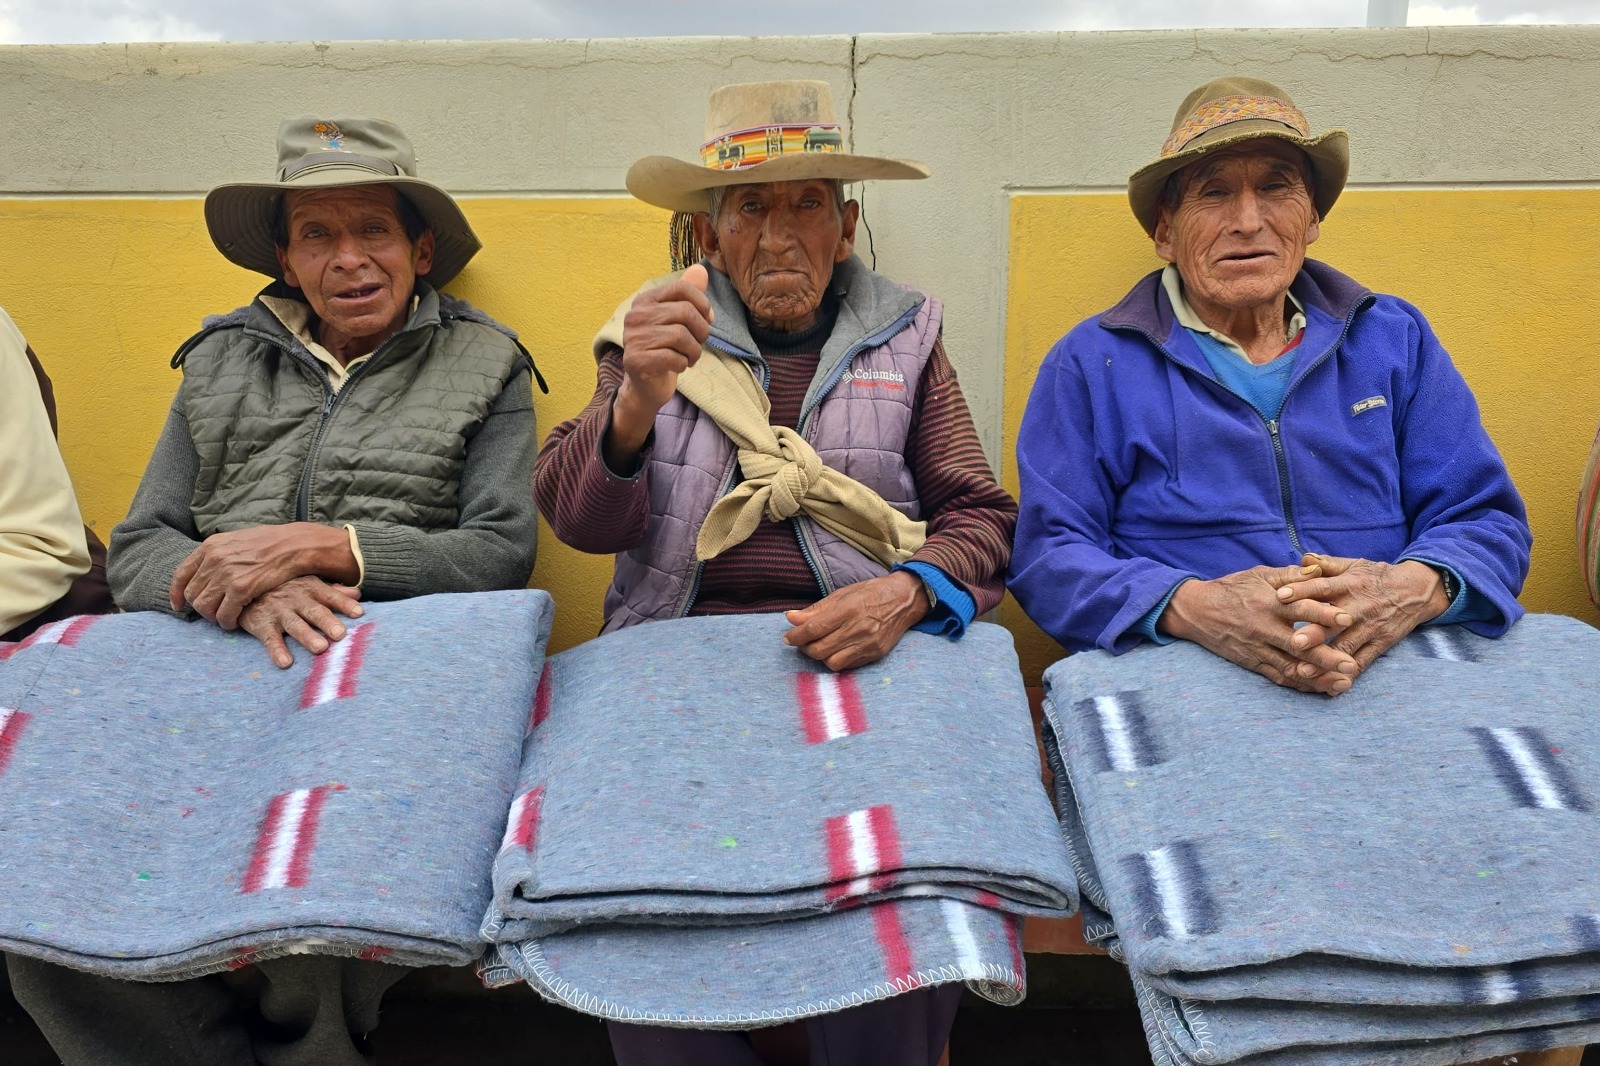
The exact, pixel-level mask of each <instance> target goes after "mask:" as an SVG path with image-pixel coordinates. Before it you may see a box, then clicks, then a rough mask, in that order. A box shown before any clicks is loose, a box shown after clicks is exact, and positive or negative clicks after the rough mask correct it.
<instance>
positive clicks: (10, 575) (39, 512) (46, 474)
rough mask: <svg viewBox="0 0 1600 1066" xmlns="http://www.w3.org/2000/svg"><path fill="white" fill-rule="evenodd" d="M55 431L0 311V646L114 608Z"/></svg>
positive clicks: (29, 356) (45, 388) (21, 344)
mask: <svg viewBox="0 0 1600 1066" xmlns="http://www.w3.org/2000/svg"><path fill="white" fill-rule="evenodd" d="M55 432H56V406H55V391H54V390H53V389H52V388H51V386H50V378H49V377H48V376H46V374H45V372H44V367H42V366H40V365H39V360H38V359H37V358H36V357H35V356H34V354H33V349H32V348H30V347H28V342H27V341H26V340H24V339H23V336H22V332H21V331H20V330H19V329H17V326H16V323H14V322H12V321H11V316H10V315H8V314H6V312H5V311H4V310H3V309H0V455H3V456H5V466H4V468H3V469H0V641H16V640H22V639H23V638H24V637H26V636H28V635H29V634H30V633H32V632H33V631H34V630H36V629H38V628H39V627H41V626H44V625H47V624H49V623H51V622H56V621H60V620H61V619H63V618H69V617H71V616H72V615H75V614H104V613H105V612H107V611H110V610H112V607H113V605H112V602H111V592H110V589H109V588H108V587H107V585H106V577H105V548H104V547H102V546H101V544H100V539H99V538H98V537H96V536H95V535H94V532H93V531H92V530H90V529H89V528H88V527H87V526H85V525H84V524H83V519H82V518H81V517H80V516H79V514H78V500H77V497H75V496H74V495H73V492H72V481H71V480H70V479H69V478H68V476H67V466H66V463H64V462H62V459H61V450H60V449H59V448H58V447H57V446H56V436H55Z"/></svg>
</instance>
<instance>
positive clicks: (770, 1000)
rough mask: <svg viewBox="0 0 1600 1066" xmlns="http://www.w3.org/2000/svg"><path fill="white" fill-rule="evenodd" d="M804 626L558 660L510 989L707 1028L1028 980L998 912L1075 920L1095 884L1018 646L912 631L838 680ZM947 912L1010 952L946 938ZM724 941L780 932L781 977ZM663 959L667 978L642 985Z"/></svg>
mask: <svg viewBox="0 0 1600 1066" xmlns="http://www.w3.org/2000/svg"><path fill="white" fill-rule="evenodd" d="M787 628H788V625H787V623H786V622H785V621H784V620H783V618H782V617H781V616H778V615H744V616H737V617H721V618H688V619H680V620H677V621H672V622H659V623H652V624H650V625H645V626H636V627H632V628H629V629H625V630H621V631H618V632H616V633H612V634H609V635H607V636H605V637H602V638H600V639H598V640H594V641H591V642H589V643H587V644H584V645H581V646H579V647H577V648H574V649H572V650H570V651H567V652H563V653H562V654H560V655H557V656H553V657H552V658H551V659H550V661H549V663H548V664H547V670H546V674H545V677H544V678H543V679H542V680H541V682H540V698H539V700H538V701H537V704H536V709H535V712H534V718H535V720H536V722H537V723H538V724H537V725H536V727H535V729H534V730H533V732H532V734H531V735H530V737H529V740H528V746H527V753H526V756H525V760H524V766H523V775H522V781H521V783H520V785H519V786H518V798H517V800H516V801H515V803H514V805H513V809H512V815H511V818H510V820H509V823H508V826H507V829H506V832H505V836H504V841H503V845H502V848H501V851H500V854H499V857H498V858H497V860H496V862H495V871H494V884H495V899H494V908H493V910H492V911H491V913H490V915H489V917H488V919H487V921H486V922H485V926H484V935H485V937H486V939H488V940H490V941H491V942H492V943H494V944H496V945H499V946H500V951H499V968H497V967H496V966H495V965H491V966H490V968H489V971H488V975H489V976H490V978H491V979H495V980H501V979H508V975H510V974H512V973H514V974H515V975H516V976H518V977H521V978H522V979H524V980H528V981H529V982H530V983H531V984H533V985H534V986H535V987H536V988H540V989H541V990H544V991H546V992H547V993H548V994H551V995H552V996H553V997H554V998H558V999H561V1000H563V1001H564V1002H570V1001H574V1000H581V1001H583V1002H588V998H592V999H593V1000H594V1002H596V1003H604V1004H607V1006H605V1008H604V1009H603V1010H602V1009H599V1008H596V1009H595V1011H594V1012H595V1013H605V1014H606V1016H608V1017H634V1016H635V1015H638V1016H645V1017H651V1018H655V1017H658V1016H659V1017H662V1018H669V1017H670V1018H673V1019H678V1020H677V1021H676V1022H675V1023H674V1024H696V1025H708V1026H714V1025H730V1026H738V1025H744V1024H750V1023H751V1019H754V1018H762V1017H771V1018H774V1019H776V1018H782V1017H791V1016H804V1014H806V1013H816V1012H818V1011H819V1010H822V1009H837V1007H832V1008H829V1007H825V1006H821V1005H823V1004H827V1003H834V1004H841V1003H847V1002H849V1001H852V999H855V1000H859V999H860V998H861V997H869V998H870V996H871V995H872V992H871V989H873V988H876V987H879V986H883V985H884V984H885V982H886V981H887V982H888V985H889V986H891V987H892V986H894V985H895V983H896V980H897V979H898V980H899V983H900V984H901V985H902V986H904V987H902V988H901V990H902V991H903V990H905V987H915V985H914V984H909V985H908V984H906V982H907V981H908V980H909V979H910V978H911V976H912V973H916V974H922V975H938V976H936V977H933V978H930V981H931V982H932V983H936V982H937V981H938V980H960V979H968V977H969V976H970V975H971V974H973V973H979V972H981V973H983V974H986V975H991V976H992V979H993V980H996V981H999V982H1002V983H1007V982H1010V981H1011V980H1012V976H1013V974H1014V976H1015V978H1016V981H1017V987H1018V988H1019V989H1020V979H1021V974H1020V972H1019V971H1020V967H1014V966H1013V965H1012V962H1011V951H1012V949H1011V948H1010V947H1008V946H1006V945H1007V939H1006V937H1005V936H1002V935H1000V931H1002V930H1003V929H1005V928H1012V927H1014V924H1015V922H1014V919H1011V918H1007V917H1004V916H1002V915H999V914H996V913H994V912H997V911H1004V912H1007V913H1008V914H1010V915H1020V914H1051V915H1061V914H1065V913H1070V911H1071V909H1072V908H1073V907H1074V905H1075V903H1076V898H1075V893H1074V888H1073V886H1074V879H1073V876H1072V873H1071V870H1070V869H1069V867H1068V866H1067V863H1066V855H1065V850H1064V849H1063V848H1062V846H1061V840H1060V833H1059V830H1058V828H1057V825H1056V821H1055V817H1054V814H1053V813H1052V811H1051V808H1050V804H1049V800H1048V798H1047V796H1046V795H1045V792H1044V789H1043V787H1042V786H1041V785H1040V784H1039V766H1038V756H1037V751H1036V748H1035V746H1034V742H1033V731H1032V727H1031V722H1030V719H1029V716H1028V710H1027V701H1026V695H1025V692H1024V690H1023V687H1022V678H1021V675H1020V673H1019V671H1018V667H1017V661H1016V655H1015V652H1014V650H1013V648H1012V645H1011V638H1010V635H1009V634H1008V633H1006V631H1005V630H1003V629H1000V628H999V627H997V626H990V625H983V624H979V625H975V626H972V627H970V628H969V629H968V631H967V634H966V636H965V637H964V638H963V639H962V640H961V641H960V642H958V643H952V642H950V641H948V640H945V639H943V638H940V637H934V636H930V635H927V634H921V633H910V634H907V636H906V638H905V639H904V640H903V641H902V642H901V644H900V646H899V647H897V648H896V649H895V651H894V652H893V653H891V654H890V655H889V656H888V657H887V658H885V659H884V660H883V661H881V662H879V663H876V664H873V665H872V666H869V667H865V668H863V669H860V670H856V671H852V672H849V673H845V674H833V673H830V672H828V671H827V670H825V669H824V668H822V667H821V666H820V665H818V664H816V663H814V662H812V661H811V660H809V659H806V658H805V657H804V656H802V655H801V654H800V653H798V652H796V651H795V650H794V649H792V648H789V647H787V646H786V645H784V644H783V642H782V640H781V636H782V634H783V632H784V631H785V630H786V629H787ZM929 897H937V898H929ZM895 900H901V901H905V902H902V903H899V904H896V905H894V906H888V901H895ZM946 902H948V903H949V905H950V906H949V907H946V906H945V905H944V904H945V903H946ZM958 904H959V906H958ZM886 906H888V909H885V907H886ZM890 914H893V915H900V916H901V918H900V919H899V920H900V921H901V922H903V923H904V924H905V925H906V928H907V929H908V930H910V932H909V933H908V936H911V938H912V939H913V940H914V941H916V943H917V945H918V951H917V953H916V957H917V962H916V964H915V966H914V968H913V970H912V971H911V972H908V973H904V974H897V972H896V970H895V968H894V967H893V966H890V967H889V968H888V969H885V965H886V964H885V962H884V956H883V953H882V952H881V951H880V950H879V947H877V946H876V941H875V940H874V938H873V937H872V936H871V935H869V934H863V933H861V932H859V931H856V927H857V926H859V925H861V924H862V923H865V922H868V921H869V920H879V921H883V920H887V919H885V918H878V919H871V917H870V916H872V915H880V916H881V915H890ZM951 915H970V917H969V918H968V919H966V921H967V923H968V924H970V925H971V926H972V927H973V928H974V929H976V930H980V931H984V930H986V931H987V932H984V933H983V935H982V936H978V937H977V938H976V942H978V943H979V944H989V945H991V948H982V949H981V950H980V949H976V948H973V947H972V945H971V944H969V943H968V942H967V941H966V940H963V939H962V938H960V937H953V936H951V935H950V933H949V926H950V920H951V919H950V916H951ZM801 919H812V920H810V921H800V920H801ZM835 919H837V921H835ZM768 923H780V925H772V926H770V927H769V925H768ZM652 927H655V928H652ZM924 930H928V931H929V932H927V933H926V935H924V932H923V931H924ZM1013 931H1014V929H1013ZM934 941H937V942H938V945H939V946H938V948H937V949H934V948H933V947H932V946H931V945H932V944H933V942H934ZM729 944H747V945H765V947H764V948H763V949H762V950H764V951H767V952H768V954H769V956H770V957H769V958H768V963H769V964H770V966H771V967H773V968H774V969H773V970H772V973H774V974H779V975H783V976H781V977H774V978H773V979H772V980H771V982H770V983H767V984H763V983H762V982H760V981H755V980H752V981H741V980H737V979H734V974H733V973H732V971H722V970H720V968H719V965H718V964H716V963H715V962H714V961H713V960H715V959H717V958H720V957H722V955H723V954H725V953H726V951H727V950H729V949H728V948H727V945H729ZM823 945H830V946H828V947H827V949H826V950H825V951H823V950H819V948H821V947H822V946H823ZM974 952H976V954H974ZM652 954H653V955H655V956H656V957H659V958H661V959H662V960H663V961H662V968H661V969H660V970H654V969H651V970H650V972H649V973H648V974H647V980H645V984H644V985H642V986H631V985H629V984H628V981H629V980H630V979H631V977H630V976H629V975H630V974H631V971H632V970H633V969H634V963H635V960H637V959H639V958H641V957H648V956H651V955H652ZM678 958H695V959H705V960H708V964H707V967H706V968H705V969H704V970H700V969H698V968H685V967H682V966H675V965H674V964H672V962H671V960H673V959H678ZM786 967H787V969H785V968H786ZM647 969H648V967H647ZM672 970H676V975H675V976H674V977H673V979H672V981H671V982H670V985H667V986H663V985H661V984H660V982H661V980H662V974H663V973H665V972H668V971H672ZM608 973H609V974H612V975H613V978H612V980H613V981H614V982H615V983H613V984H609V985H608V984H606V983H605V982H606V975H607V974H608ZM684 973H693V974H694V975H695V977H694V980H693V981H685V980H683V977H682V975H683V974H684ZM634 976H637V975H634ZM791 978H793V979H791ZM802 978H803V979H802ZM730 979H732V980H731V984H729V985H728V987H726V988H719V987H714V986H718V985H719V984H720V983H722V982H725V981H729V980H730ZM930 981H923V982H921V983H930ZM563 982H568V983H570V984H572V985H574V986H576V987H578V988H580V989H582V990H583V991H582V992H580V993H577V994H575V995H574V994H568V993H567V992H564V991H561V989H563V988H564V987H565V985H564V984H563ZM651 982H654V984H652V983H651ZM630 988H631V989H632V991H629V989H630ZM586 997H588V998H586ZM730 997H731V998H730ZM583 1009H589V1008H583Z"/></svg>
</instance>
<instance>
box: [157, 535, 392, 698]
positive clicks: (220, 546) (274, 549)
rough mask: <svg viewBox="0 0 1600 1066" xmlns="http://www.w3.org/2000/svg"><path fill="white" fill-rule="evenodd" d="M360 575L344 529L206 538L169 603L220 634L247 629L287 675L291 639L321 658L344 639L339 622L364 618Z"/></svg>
mask: <svg viewBox="0 0 1600 1066" xmlns="http://www.w3.org/2000/svg"><path fill="white" fill-rule="evenodd" d="M359 570H360V568H359V567H358V565H357V563H356V559H355V555H354V554H353V553H352V552H351V550H350V538H349V535H348V534H347V533H346V532H345V531H344V530H343V529H340V528H337V527H334V526H324V525H319V524H317V523H315V522H290V523H288V524H286V525H278V526H252V527H250V528H248V529H240V530H234V531H232V532H227V533H214V534H212V535H211V536H209V537H207V538H206V539H205V540H204V541H203V542H201V544H200V546H199V547H198V548H196V549H195V550H194V551H192V552H190V553H189V555H188V557H186V558H185V559H184V560H183V562H181V563H179V564H178V569H177V571H176V572H175V573H174V574H173V576H172V587H171V589H170V590H169V591H168V596H169V599H170V601H171V603H172V609H173V610H174V611H181V610H183V609H184V608H185V607H189V608H192V609H193V610H194V612H195V613H196V614H198V615H200V616H201V617H203V618H205V619H207V620H209V621H212V622H215V623H216V624H217V625H219V626H221V627H222V628H223V629H243V630H244V631H245V632H246V633H249V634H250V635H251V636H253V637H255V638H256V639H257V640H259V641H260V642H261V643H262V645H264V646H265V647H266V649H267V654H268V655H269V656H271V658H272V661H273V663H274V664H276V665H277V666H279V667H281V668H284V669H287V668H288V667H289V666H291V665H293V663H294V656H293V655H292V654H291V653H290V651H289V646H288V644H287V642H286V639H285V638H286V637H292V638H293V639H294V640H295V641H296V642H297V643H299V644H300V645H301V646H302V647H304V648H305V649H306V650H307V651H309V652H311V653H312V654H313V655H317V654H321V653H322V652H324V651H326V650H327V648H328V644H329V642H330V641H335V640H339V639H341V638H343V636H344V635H345V632H346V627H345V625H344V623H343V622H341V621H340V620H339V617H338V615H344V616H345V617H346V618H359V617H361V613H362V608H361V603H360V596H361V592H360V590H359V589H357V588H355V587H354V586H355V582H356V580H357V577H358V574H359ZM335 612H337V614H336V613H335Z"/></svg>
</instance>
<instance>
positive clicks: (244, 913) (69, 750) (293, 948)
mask: <svg viewBox="0 0 1600 1066" xmlns="http://www.w3.org/2000/svg"><path fill="white" fill-rule="evenodd" d="M551 609H552V608H551V602H550V598H549V596H548V595H547V594H545V593H543V592H536V591H518V592H500V593H481V594H476V595H471V596H466V595H461V596H448V595H446V596H428V597H422V598H418V599H413V600H408V601H404V602H397V603H375V604H370V605H367V607H366V613H365V615H364V616H363V617H362V618H360V619H359V620H356V621H354V622H352V623H351V624H350V631H349V634H348V635H347V636H346V637H345V639H343V640H341V641H339V642H337V643H335V644H334V645H333V646H332V647H331V648H330V649H329V650H328V651H327V652H326V653H324V654H322V655H318V656H312V655H309V654H307V653H305V652H304V651H299V652H298V653H297V655H296V662H295V665H294V666H293V667H292V668H291V669H289V670H282V671H280V670H279V669H277V668H276V667H274V666H273V665H272V664H271V662H270V661H269V660H268V659H267V657H266V654H265V652H264V651H263V650H262V648H261V645H260V644H259V643H258V642H257V641H256V640H255V639H254V638H252V637H249V636H246V635H244V634H242V633H228V632H224V631H222V630H220V629H218V628H217V627H215V626H213V625H211V624H209V623H205V622H194V623H190V622H184V621H181V620H179V619H177V618H172V617H168V616H166V615H160V614H155V613H138V614H125V615H111V616H105V617H84V618H77V619H69V620H67V621H64V622H60V623H56V624H54V625H52V626H48V627H45V628H43V629H40V630H39V631H37V632H36V633H35V634H34V635H33V636H32V637H31V638H29V640H27V641H26V642H23V643H21V644H7V645H0V948H3V949H4V950H6V951H13V952H19V953H22V954H25V955H32V956H36V957H39V958H45V959H49V960H52V961H55V962H58V963H63V964H65V965H69V966H74V967H77V968H80V969H85V970H90V971H93V972H96V973H101V974H105V975H108V976H114V977H122V978H134V979H146V980H160V979H176V978H182V977H189V976H194V975H198V974H202V973H206V972H211V971H215V970H220V969H231V968H236V967H238V966H242V965H244V964H246V963H248V962H250V961H252V960H255V959H262V958H269V957H273V956H276V955H282V954H286V953H291V952H315V953H322V954H341V955H358V956H362V957H366V958H377V959H384V960H386V961H392V962H397V963H407V964H414V965H424V964H433V963H453V964H457V965H461V964H466V963H470V962H472V961H473V960H474V959H475V958H476V957H477V956H478V955H479V953H480V951H481V942H480V941H479V939H478V929H479V926H480V924H481V922H482V918H483V914H484V912H485V911H486V910H487V909H488V906H489V902H490V882H489V871H490V868H491V865H492V862H493V858H494V854H495V851H496V849H497V848H498V846H499V842H500V826H501V824H502V818H503V815H504V812H505V810H506V809H507V808H508V807H509V806H510V805H511V801H512V797H513V792H514V788H515V786H516V782H517V773H518V767H519V761H520V752H521V746H522V740H523V737H524V736H525V734H526V731H527V728H528V719H529V708H530V706H531V705H532V703H533V696H534V679H535V678H536V677H537V676H538V671H539V668H540V665H541V663H542V661H543V653H544V644H545V640H546V638H547V636H548V634H549V628H550V618H551Z"/></svg>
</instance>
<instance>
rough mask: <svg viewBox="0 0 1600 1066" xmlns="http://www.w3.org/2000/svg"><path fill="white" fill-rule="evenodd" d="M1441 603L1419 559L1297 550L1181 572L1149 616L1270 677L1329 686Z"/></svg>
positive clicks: (1333, 692) (1329, 690) (1329, 691)
mask: <svg viewBox="0 0 1600 1066" xmlns="http://www.w3.org/2000/svg"><path fill="white" fill-rule="evenodd" d="M1448 607H1449V601H1448V600H1446V599H1445V595H1444V586H1443V582H1441V581H1440V579H1439V575H1438V573H1437V572H1436V571H1435V570H1434V569H1433V568H1432V567H1430V566H1428V565H1427V564H1425V563H1420V562H1417V561H1415V560H1410V559H1408V560H1405V561H1403V562H1399V563H1379V562H1373V561H1372V560H1370V559H1348V558H1343V557H1341V556H1334V555H1316V554H1307V555H1306V556H1305V557H1304V558H1303V559H1301V565H1300V566H1281V567H1269V566H1257V567H1252V568H1251V569H1249V570H1241V571H1239V572H1238V573H1234V574H1227V575H1225V576H1223V577H1219V578H1215V579H1213V580H1210V581H1200V580H1194V581H1186V582H1184V583H1183V584H1181V585H1179V586H1178V588H1177V591H1176V592H1174V593H1173V596H1172V599H1171V601H1170V602H1169V603H1168V604H1167V609H1166V610H1165V611H1164V612H1162V615H1161V619H1160V621H1159V623H1158V625H1159V627H1160V628H1161V630H1162V631H1163V632H1165V633H1167V634H1169V635H1171V636H1174V637H1178V638H1181V639H1183V640H1190V641H1193V642H1194V643H1196V644H1199V645H1201V646H1202V647H1204V648H1207V649H1208V650H1210V651H1212V652H1215V653H1216V654H1217V655H1220V656H1222V657H1223V658H1224V659H1227V660H1228V661H1229V662H1233V663H1237V664H1238V665H1240V666H1242V667H1244V668H1245V669H1247V670H1252V671H1254V672H1256V673H1258V674H1260V675H1262V676H1263V677H1265V678H1267V679H1268V680H1270V681H1272V682H1274V683H1276V684H1279V685H1283V686H1286V687H1288V688H1293V689H1298V690H1300V691H1301V692H1320V693H1323V694H1326V695H1329V696H1337V695H1339V694H1340V693H1342V692H1348V691H1349V690H1350V687H1351V686H1352V685H1353V684H1355V681H1356V678H1357V677H1359V676H1360V675H1361V673H1362V672H1363V671H1365V670H1366V668H1367V667H1369V666H1371V665H1372V663H1373V662H1375V661H1376V660H1377V658H1378V657H1379V656H1380V655H1382V654H1383V653H1384V652H1386V651H1388V650H1389V649H1390V648H1392V647H1394V645H1395V644H1396V643H1398V642H1399V641H1400V640H1401V639H1402V638H1404V637H1405V636H1406V635H1407V634H1409V633H1410V632H1411V631H1412V630H1413V629H1415V628H1416V627H1417V626H1419V625H1422V624H1423V623H1424V622H1427V621H1430V620H1431V619H1433V618H1436V617H1438V616H1439V615H1440V614H1443V613H1444V611H1445V610H1446V609H1447V608H1448Z"/></svg>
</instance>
